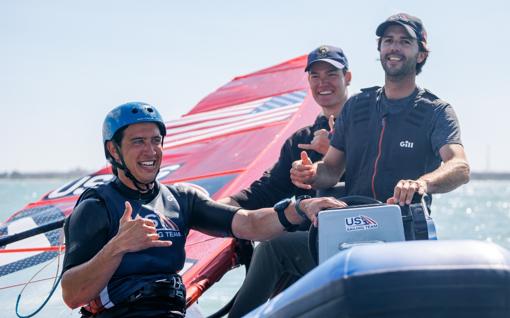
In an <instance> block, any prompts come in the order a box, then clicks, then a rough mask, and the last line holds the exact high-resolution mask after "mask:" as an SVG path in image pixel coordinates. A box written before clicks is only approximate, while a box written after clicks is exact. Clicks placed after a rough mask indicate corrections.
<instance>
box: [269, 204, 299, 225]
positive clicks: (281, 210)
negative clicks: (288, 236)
mask: <svg viewBox="0 0 510 318" xmlns="http://www.w3.org/2000/svg"><path fill="white" fill-rule="evenodd" d="M292 201H293V200H292V199H290V198H286V199H283V200H281V201H278V202H277V203H276V204H275V205H274V207H273V208H274V209H275V211H276V214H277V215H278V220H279V221H280V223H281V224H282V225H283V227H284V228H285V231H287V232H294V231H296V230H297V228H298V226H299V224H292V223H290V221H289V220H288V219H287V217H286V216H285V209H286V208H287V207H288V206H289V205H290V204H291V203H292Z"/></svg>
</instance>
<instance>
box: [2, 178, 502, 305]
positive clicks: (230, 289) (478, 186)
mask: <svg viewBox="0 0 510 318" xmlns="http://www.w3.org/2000/svg"><path fill="white" fill-rule="evenodd" d="M66 181H68V180H63V179H47V180H35V179H24V180H6V179H2V180H0V221H4V220H5V219H6V218H7V217H8V216H9V215H11V214H12V213H13V212H15V211H17V210H19V209H21V208H22V207H23V206H24V205H25V204H27V203H29V202H33V201H37V200H38V199H39V198H40V197H41V196H42V195H44V194H45V193H46V192H48V191H50V190H52V189H55V188H57V187H59V186H61V185H62V184H64V183H65V182H66ZM432 217H433V219H434V221H435V224H436V228H437V235H438V238H439V239H475V240H483V241H490V242H494V243H496V244H499V245H501V246H503V247H505V248H507V249H510V180H503V181H499V180H498V181H495V180H473V181H471V182H470V183H468V184H467V185H464V186H462V187H460V188H458V189H457V190H455V191H453V192H450V193H447V194H436V195H434V199H433V205H432ZM243 278H244V268H237V269H235V270H233V271H230V272H229V273H227V274H226V275H225V276H224V277H223V279H222V280H221V281H220V282H219V283H217V284H215V285H214V286H213V287H212V288H210V289H209V290H208V291H207V292H206V293H205V294H204V295H203V296H202V297H201V298H200V301H199V306H200V308H201V310H202V312H203V313H204V314H205V315H207V314H210V313H212V312H214V311H215V310H216V309H219V308H220V307H221V306H222V305H223V304H225V303H227V302H228V300H230V298H231V297H232V296H233V295H234V294H235V292H236V291H237V289H238V288H239V287H240V285H241V283H242V280H243Z"/></svg>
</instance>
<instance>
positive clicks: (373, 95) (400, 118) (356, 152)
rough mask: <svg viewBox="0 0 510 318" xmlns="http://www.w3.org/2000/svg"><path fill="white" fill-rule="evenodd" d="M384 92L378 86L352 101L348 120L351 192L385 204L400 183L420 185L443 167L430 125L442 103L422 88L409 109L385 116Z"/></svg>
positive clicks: (346, 136) (347, 173) (347, 159)
mask: <svg viewBox="0 0 510 318" xmlns="http://www.w3.org/2000/svg"><path fill="white" fill-rule="evenodd" d="M382 94H383V89H382V88H379V87H373V88H368V89H362V92H361V93H360V94H358V95H356V96H354V97H352V98H353V101H352V102H350V105H349V107H351V110H350V111H351V112H350V116H349V118H347V119H345V120H344V122H345V123H346V124H345V125H346V129H345V155H346V164H347V165H346V175H345V176H346V190H347V193H348V194H350V195H354V194H357V195H365V196H369V197H373V198H376V199H378V200H380V201H383V202H385V201H386V199H388V198H389V197H391V196H392V195H393V191H394V188H395V185H396V184H397V182H398V181H399V180H401V179H413V180H416V179H417V178H419V177H420V176H422V175H424V174H426V173H428V172H431V171H433V170H435V169H437V168H438V167H439V165H440V164H441V158H440V157H439V154H436V153H434V150H433V149H432V143H431V125H432V123H433V119H434V109H435V108H436V107H438V106H440V105H441V104H442V102H441V101H440V100H439V99H438V98H437V97H436V96H435V95H433V94H432V93H430V92H429V91H427V90H424V89H419V91H418V93H417V95H416V97H415V98H414V99H413V100H412V102H411V104H410V105H409V107H407V108H406V109H405V110H403V111H401V112H399V113H396V114H389V113H384V112H383V111H380V108H381V105H380V103H381V99H382Z"/></svg>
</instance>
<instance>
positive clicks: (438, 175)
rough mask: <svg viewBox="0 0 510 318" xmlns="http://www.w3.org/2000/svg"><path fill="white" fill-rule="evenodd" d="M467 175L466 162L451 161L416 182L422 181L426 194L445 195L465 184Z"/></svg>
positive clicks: (461, 160) (467, 167)
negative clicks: (425, 185) (425, 186)
mask: <svg viewBox="0 0 510 318" xmlns="http://www.w3.org/2000/svg"><path fill="white" fill-rule="evenodd" d="M469 173H470V168H469V164H468V163H467V161H466V160H463V159H452V160H449V161H447V162H445V163H443V164H442V165H441V166H440V167H439V168H437V169H436V170H434V171H432V172H430V173H428V174H426V175H423V176H421V177H420V178H419V179H418V180H424V181H425V182H426V183H427V192H428V193H445V192H449V191H452V190H454V189H456V188H457V187H459V186H460V185H462V184H464V183H467V182H468V181H469Z"/></svg>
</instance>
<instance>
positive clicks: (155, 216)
mask: <svg viewBox="0 0 510 318" xmlns="http://www.w3.org/2000/svg"><path fill="white" fill-rule="evenodd" d="M153 212H154V213H150V214H147V215H145V218H146V219H149V220H151V221H153V222H154V224H155V225H156V229H157V232H158V235H159V238H161V239H165V238H172V237H181V236H182V234H181V231H180V230H179V227H178V226H177V224H175V222H174V221H172V219H170V218H169V217H167V216H166V215H164V214H163V213H161V212H159V211H157V210H153Z"/></svg>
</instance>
